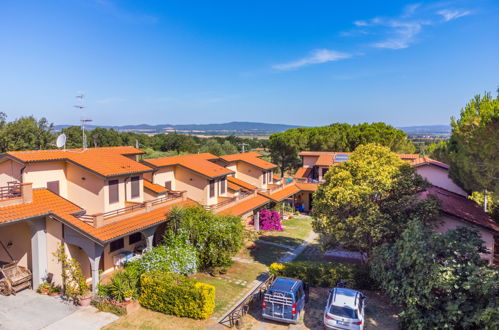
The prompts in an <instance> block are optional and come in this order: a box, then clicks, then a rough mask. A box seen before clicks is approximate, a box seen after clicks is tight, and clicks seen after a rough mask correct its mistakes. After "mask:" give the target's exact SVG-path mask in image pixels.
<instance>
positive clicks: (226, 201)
mask: <svg viewBox="0 0 499 330" xmlns="http://www.w3.org/2000/svg"><path fill="white" fill-rule="evenodd" d="M254 196H256V192H255V191H242V192H240V193H239V194H238V195H236V196H233V197H218V203H216V204H214V205H204V208H205V209H207V210H213V211H214V212H216V213H218V212H221V211H223V210H225V209H227V208H229V207H232V206H234V205H235V204H237V203H239V202H241V201H243V200H246V199H247V198H248V197H254Z"/></svg>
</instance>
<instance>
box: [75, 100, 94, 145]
mask: <svg viewBox="0 0 499 330" xmlns="http://www.w3.org/2000/svg"><path fill="white" fill-rule="evenodd" d="M76 98H77V99H80V102H79V104H77V105H75V108H78V109H80V110H81V112H82V117H81V119H80V122H81V132H82V149H83V151H85V150H87V135H86V134H85V123H89V122H91V121H92V119H88V118H84V117H83V109H85V108H86V106H84V105H83V99H84V98H85V94H83V93H80V94H78V95H76Z"/></svg>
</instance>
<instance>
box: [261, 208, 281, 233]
mask: <svg viewBox="0 0 499 330" xmlns="http://www.w3.org/2000/svg"><path fill="white" fill-rule="evenodd" d="M260 230H265V231H269V230H277V231H281V230H282V226H281V215H280V214H279V212H276V211H274V210H261V211H260Z"/></svg>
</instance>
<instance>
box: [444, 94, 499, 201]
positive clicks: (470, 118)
mask: <svg viewBox="0 0 499 330" xmlns="http://www.w3.org/2000/svg"><path fill="white" fill-rule="evenodd" d="M451 120H452V122H451V124H452V134H451V138H450V141H449V145H448V151H449V156H450V165H451V168H450V171H449V175H450V176H451V177H452V178H453V179H454V180H456V181H457V182H459V183H460V184H461V185H462V186H463V187H464V188H465V189H467V190H469V191H484V190H487V191H490V192H492V193H494V194H496V195H499V96H497V97H496V98H493V97H492V96H491V95H490V93H485V95H483V96H480V95H477V96H475V97H474V98H473V99H472V100H471V101H470V102H469V103H468V104H467V105H466V107H464V109H462V110H461V116H460V118H459V119H457V120H456V119H454V118H452V119H451Z"/></svg>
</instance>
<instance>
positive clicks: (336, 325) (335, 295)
mask: <svg viewBox="0 0 499 330" xmlns="http://www.w3.org/2000/svg"><path fill="white" fill-rule="evenodd" d="M365 303H366V296H365V295H364V294H363V293H361V292H359V291H355V290H352V289H347V288H334V289H331V290H330V291H329V297H328V298H327V304H326V308H325V309H324V328H325V329H359V330H362V329H364V307H365Z"/></svg>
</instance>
